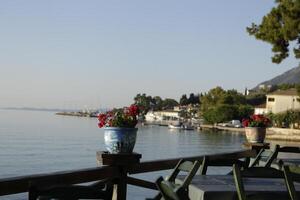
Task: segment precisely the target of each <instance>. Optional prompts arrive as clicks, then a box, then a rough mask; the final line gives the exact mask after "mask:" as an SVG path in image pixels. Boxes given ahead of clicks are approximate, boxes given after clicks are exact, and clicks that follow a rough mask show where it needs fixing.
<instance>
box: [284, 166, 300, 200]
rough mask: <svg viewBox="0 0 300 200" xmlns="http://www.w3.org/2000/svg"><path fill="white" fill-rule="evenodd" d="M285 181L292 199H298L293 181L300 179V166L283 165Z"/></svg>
mask: <svg viewBox="0 0 300 200" xmlns="http://www.w3.org/2000/svg"><path fill="white" fill-rule="evenodd" d="M283 171H284V176H285V183H286V186H287V189H288V192H289V195H290V198H291V199H292V200H298V195H297V192H296V189H295V186H294V182H298V181H300V178H299V175H300V167H298V166H287V165H284V166H283Z"/></svg>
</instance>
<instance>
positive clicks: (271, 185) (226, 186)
mask: <svg viewBox="0 0 300 200" xmlns="http://www.w3.org/2000/svg"><path fill="white" fill-rule="evenodd" d="M184 177H185V176H178V179H177V180H176V181H178V182H182V180H183V178H184ZM243 181H244V185H245V190H246V192H252V193H253V192H254V193H260V192H264V193H265V192H272V193H277V194H278V196H282V195H283V196H286V195H287V189H286V186H285V182H284V179H276V178H243ZM296 190H297V191H299V193H300V184H296ZM189 195H190V198H191V199H193V200H212V199H224V200H227V199H230V200H231V199H234V198H236V187H235V183H234V180H233V176H232V175H196V176H195V177H194V178H193V180H192V183H191V184H190V186H189Z"/></svg>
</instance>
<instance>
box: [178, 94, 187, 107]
mask: <svg viewBox="0 0 300 200" xmlns="http://www.w3.org/2000/svg"><path fill="white" fill-rule="evenodd" d="M179 103H180V105H181V106H185V105H188V104H189V100H188V98H187V97H186V94H184V95H182V96H181V98H180V100H179Z"/></svg>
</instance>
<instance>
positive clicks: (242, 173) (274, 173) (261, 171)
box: [233, 165, 285, 200]
mask: <svg viewBox="0 0 300 200" xmlns="http://www.w3.org/2000/svg"><path fill="white" fill-rule="evenodd" d="M233 175H234V182H235V186H236V189H237V194H238V199H239V200H246V199H248V197H249V198H250V199H270V200H271V199H278V194H276V193H272V194H271V193H267V192H266V193H265V194H264V193H263V192H262V193H251V194H247V192H246V191H245V187H244V183H243V178H244V177H250V178H282V179H283V178H284V173H283V172H282V171H280V170H277V169H274V168H268V167H252V168H247V169H244V170H241V169H240V166H238V165H233ZM266 195H267V196H268V197H267V198H266ZM284 195H285V194H284ZM281 197H282V196H279V198H280V199H282V198H281ZM284 198H285V197H284Z"/></svg>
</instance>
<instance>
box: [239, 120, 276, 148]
mask: <svg viewBox="0 0 300 200" xmlns="http://www.w3.org/2000/svg"><path fill="white" fill-rule="evenodd" d="M242 123H243V126H244V127H245V133H246V138H247V140H248V141H249V142H252V143H263V142H264V140H265V137H266V128H267V127H268V126H269V125H270V123H271V121H270V119H269V118H267V117H265V116H264V115H252V116H250V118H248V119H243V121H242Z"/></svg>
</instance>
